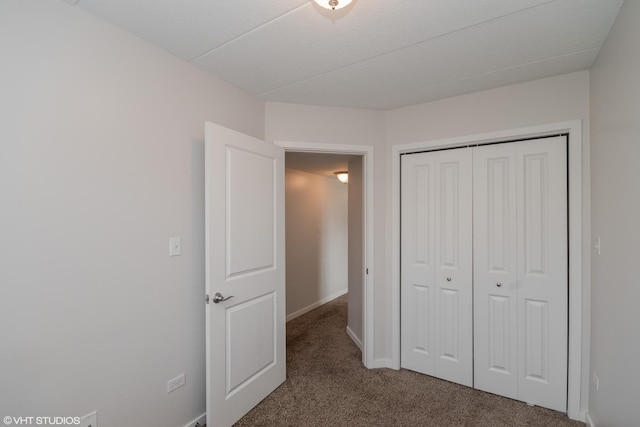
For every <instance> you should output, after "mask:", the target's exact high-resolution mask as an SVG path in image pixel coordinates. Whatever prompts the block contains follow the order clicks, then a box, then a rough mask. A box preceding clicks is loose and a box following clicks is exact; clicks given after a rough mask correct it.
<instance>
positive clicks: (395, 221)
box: [391, 120, 590, 421]
mask: <svg viewBox="0 0 640 427" xmlns="http://www.w3.org/2000/svg"><path fill="white" fill-rule="evenodd" d="M564 133H566V134H568V141H569V147H568V149H569V151H568V160H569V165H568V178H569V201H568V202H569V355H568V356H569V357H568V360H569V366H568V378H567V385H568V394H567V415H568V416H569V418H572V419H575V420H580V421H585V417H586V408H581V403H582V402H586V401H587V396H582V398H581V392H582V385H583V383H584V384H587V385H588V380H589V372H588V369H583V366H582V365H583V360H586V359H584V358H583V354H582V349H583V348H585V350H586V351H588V344H589V343H588V339H583V338H584V337H587V338H588V336H589V335H588V331H589V322H590V314H589V312H588V311H585V308H587V309H588V307H585V305H584V303H583V301H589V298H590V289H589V288H588V286H587V284H588V280H589V277H588V271H584V270H583V263H586V264H587V265H588V263H589V260H588V259H585V258H583V253H584V254H585V255H586V256H589V252H588V251H587V250H583V242H584V243H586V242H588V239H587V238H588V237H589V235H590V234H589V232H588V228H583V227H584V226H587V227H589V226H590V224H585V222H586V221H587V220H588V210H585V207H584V205H583V189H587V190H588V189H589V176H588V175H587V171H586V170H584V169H585V168H583V163H582V161H583V157H582V156H583V141H582V121H581V120H574V121H569V122H561V123H553V124H548V125H541V126H532V127H526V128H519V129H510V130H505V131H498V132H490V133H482V134H475V135H467V136H461V137H454V138H447V139H436V140H430V141H423V142H416V143H411V144H400V145H393V146H392V147H391V153H392V155H391V204H392V205H391V209H392V213H391V222H392V223H391V226H392V231H391V235H392V236H393V238H392V241H391V345H392V346H391V348H392V354H391V367H392V368H394V369H400V156H401V155H402V154H408V153H413V152H419V151H425V150H433V149H436V148H453V147H465V146H470V145H476V144H483V143H489V142H500V141H510V140H517V139H525V138H536V137H544V136H554V135H558V134H564ZM583 272H584V273H583ZM585 331H586V332H587V334H584V335H583V332H585ZM584 341H587V342H586V343H585V342H584ZM586 364H587V363H585V365H586ZM584 368H587V367H586V366H585V367H584ZM586 390H587V392H588V388H587V389H586ZM585 406H586V405H585Z"/></svg>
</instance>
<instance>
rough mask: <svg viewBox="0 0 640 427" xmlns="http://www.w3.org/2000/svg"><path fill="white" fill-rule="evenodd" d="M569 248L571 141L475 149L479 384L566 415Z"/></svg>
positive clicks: (476, 364) (476, 367)
mask: <svg viewBox="0 0 640 427" xmlns="http://www.w3.org/2000/svg"><path fill="white" fill-rule="evenodd" d="M567 251H568V241H567V169H566V138H565V137H554V138H544V139H539V140H532V141H521V142H514V143H509V144H500V145H493V146H483V147H476V148H474V294H475V297H474V298H475V314H474V318H475V323H474V324H475V331H474V346H475V350H474V351H475V353H474V357H475V362H474V380H475V387H476V388H479V389H481V390H485V391H489V392H492V393H496V394H500V395H503V396H507V397H512V398H516V399H519V400H523V401H525V402H528V403H531V404H535V405H539V406H544V407H547V408H551V409H556V410H559V411H566V392H567V339H568V320H567V319H568V312H567V304H568V264H567V254H568V252H567ZM487 302H488V303H487ZM502 365H504V366H502Z"/></svg>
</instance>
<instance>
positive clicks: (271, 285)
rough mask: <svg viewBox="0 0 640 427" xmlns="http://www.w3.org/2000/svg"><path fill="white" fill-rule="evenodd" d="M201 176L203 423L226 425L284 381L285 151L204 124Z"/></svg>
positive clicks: (212, 125)
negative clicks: (203, 206) (203, 228)
mask: <svg viewBox="0 0 640 427" xmlns="http://www.w3.org/2000/svg"><path fill="white" fill-rule="evenodd" d="M205 173H206V177H205V201H206V216H205V221H206V285H205V288H206V293H207V294H208V295H209V298H210V299H211V301H210V302H211V303H210V304H208V305H207V308H206V322H207V333H206V351H207V355H206V366H207V425H208V426H213V427H226V426H230V425H232V424H233V423H234V422H236V421H237V420H238V419H240V418H241V417H242V416H243V415H244V414H245V413H247V412H248V411H249V410H250V409H251V408H253V407H254V406H255V405H256V404H258V403H259V402H260V401H261V400H262V399H264V398H265V397H266V396H267V395H268V394H269V393H271V392H272V391H273V390H274V389H275V388H276V387H277V386H279V385H280V384H281V383H282V382H283V381H284V380H285V306H284V302H285V287H284V286H285V285H284V271H285V270H284V268H285V265H284V151H283V150H282V148H280V147H276V146H274V145H272V144H267V143H265V142H264V141H260V140H257V139H255V138H252V137H250V136H247V135H243V134H241V133H238V132H235V131H233V130H230V129H226V128H224V127H222V126H218V125H215V124H213V123H207V124H206V145H205ZM217 292H219V293H220V294H222V295H223V296H224V297H229V298H230V299H228V300H225V301H220V302H218V303H214V300H213V298H214V294H215V293H217Z"/></svg>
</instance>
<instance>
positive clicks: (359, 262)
mask: <svg viewBox="0 0 640 427" xmlns="http://www.w3.org/2000/svg"><path fill="white" fill-rule="evenodd" d="M363 160H364V159H363V157H362V156H357V157H354V158H353V159H351V160H350V161H349V186H348V188H347V192H348V204H349V242H348V245H349V268H348V275H349V304H348V305H349V307H348V315H347V327H348V328H349V330H350V332H351V334H352V335H353V337H354V338H355V339H356V340H357V341H359V343H360V344H362V339H363V335H362V332H363V331H362V314H363V311H362V297H363V288H362V287H363V271H364V259H363V255H364V247H363V245H362V243H363V242H362V239H363V237H364V228H363V227H364V221H363V214H364V205H363V203H364V197H363V196H364V182H363V181H364V179H363V178H364V174H363V165H362V163H363Z"/></svg>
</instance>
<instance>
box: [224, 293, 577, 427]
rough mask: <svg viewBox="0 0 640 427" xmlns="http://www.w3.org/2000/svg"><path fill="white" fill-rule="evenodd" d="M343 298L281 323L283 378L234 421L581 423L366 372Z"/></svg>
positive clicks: (422, 378)
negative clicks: (284, 354)
mask: <svg viewBox="0 0 640 427" xmlns="http://www.w3.org/2000/svg"><path fill="white" fill-rule="evenodd" d="M346 325H347V299H346V296H344V297H341V298H338V299H336V300H334V301H332V302H330V303H329V304H326V305H324V306H322V307H320V308H318V309H316V310H314V311H312V312H310V313H308V314H306V315H304V316H302V317H299V318H297V319H295V320H292V321H291V322H289V323H288V324H287V380H286V381H285V382H284V384H282V385H281V386H280V387H279V388H278V389H277V390H276V391H275V392H274V393H272V394H271V395H270V396H268V397H267V398H266V399H265V400H263V401H262V402H261V403H260V404H259V405H258V406H256V407H255V408H254V409H253V410H251V412H249V413H248V414H247V415H245V416H244V417H243V418H242V419H240V421H238V422H237V423H236V424H235V425H236V426H279V427H280V426H296V427H303V426H385V427H386V426H438V427H441V426H491V427H497V426H553V427H556V426H584V424H583V423H579V422H576V421H571V420H569V419H568V418H567V417H566V415H564V414H562V413H559V412H556V411H552V410H548V409H543V408H538V407H530V406H527V405H526V404H525V403H522V402H517V401H514V400H511V399H507V398H504V397H500V396H495V395H492V394H489V393H484V392H481V391H477V390H473V389H470V388H467V387H463V386H460V385H457V384H452V383H450V382H447V381H443V380H439V379H436V378H432V377H429V376H426V375H421V374H418V373H415V372H411V371H407V370H404V369H403V370H400V371H395V370H392V369H372V370H368V369H366V368H364V367H363V366H362V363H361V355H360V350H358V348H357V347H356V346H355V345H354V344H353V342H352V341H351V340H350V339H349V337H348V336H347V335H346V333H345V328H346Z"/></svg>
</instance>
